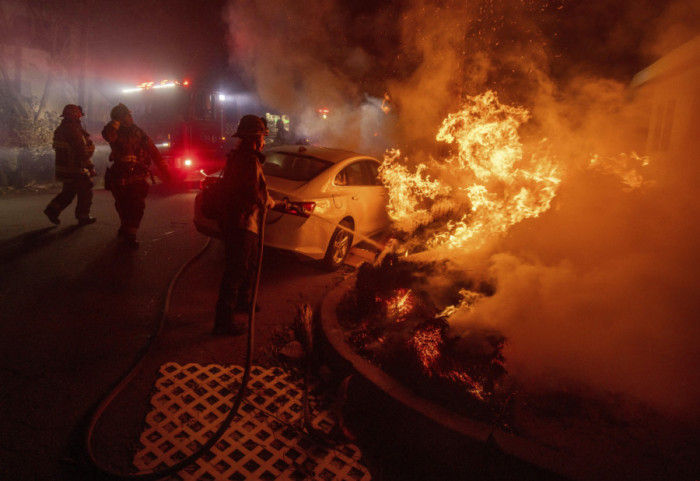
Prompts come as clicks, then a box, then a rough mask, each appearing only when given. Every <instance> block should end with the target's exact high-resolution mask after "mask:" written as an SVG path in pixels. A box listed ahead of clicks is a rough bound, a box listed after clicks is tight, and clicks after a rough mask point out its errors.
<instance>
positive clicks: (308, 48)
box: [227, 0, 700, 416]
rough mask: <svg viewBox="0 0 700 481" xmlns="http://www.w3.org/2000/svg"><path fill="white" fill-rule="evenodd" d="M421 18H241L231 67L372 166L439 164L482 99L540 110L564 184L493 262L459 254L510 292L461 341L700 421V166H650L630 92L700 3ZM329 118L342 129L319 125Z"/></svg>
mask: <svg viewBox="0 0 700 481" xmlns="http://www.w3.org/2000/svg"><path fill="white" fill-rule="evenodd" d="M407 5H408V6H404V7H402V8H398V7H394V8H391V9H389V8H387V9H385V10H383V9H381V8H376V7H375V10H374V11H373V12H371V15H370V14H367V15H364V16H360V17H353V14H355V15H357V12H350V11H348V10H347V7H344V6H342V3H341V2H338V3H337V4H331V3H328V2H326V3H323V4H322V5H319V4H317V3H315V2H309V1H302V2H294V3H292V2H289V4H285V3H282V2H272V3H270V2H265V3H263V2H232V3H231V4H230V8H229V9H228V13H227V18H228V23H229V26H230V34H231V60H232V62H233V63H235V64H236V65H240V66H242V68H243V69H244V70H245V71H246V72H247V74H248V75H249V76H250V78H251V79H252V80H253V81H254V84H255V87H256V88H257V90H258V92H259V94H260V95H261V97H262V98H263V100H264V101H265V102H266V103H268V104H270V105H276V106H278V107H279V108H280V109H289V110H291V111H293V112H294V113H295V115H297V116H298V117H299V118H300V119H301V124H302V126H303V127H304V128H305V129H307V131H309V132H313V133H314V134H318V135H319V136H321V137H323V142H324V143H326V144H334V143H335V144H336V145H339V146H341V147H349V148H354V149H359V150H363V149H365V150H366V149H367V148H370V147H371V148H376V147H378V146H380V145H381V143H379V142H376V138H377V137H376V136H375V134H376V133H377V132H380V134H378V135H379V137H380V138H381V140H382V142H383V143H385V144H388V145H386V146H387V147H400V148H402V149H406V150H408V151H410V152H412V157H411V160H412V162H415V163H419V162H426V161H427V160H428V159H427V157H425V156H426V155H427V154H424V153H423V152H432V153H435V152H439V149H436V148H435V147H434V146H435V145H436V142H435V141H434V137H435V134H436V133H437V131H438V129H439V127H440V124H441V122H442V120H443V119H444V118H445V117H446V115H447V114H449V113H451V112H454V111H457V110H459V107H460V104H461V100H462V99H463V98H465V96H467V95H476V94H479V93H482V92H484V91H485V90H487V89H492V90H495V91H497V92H498V94H499V98H500V99H501V100H502V101H504V102H506V103H510V104H513V105H523V106H524V107H525V108H527V109H528V110H529V111H530V113H531V120H530V121H529V122H528V123H527V124H525V125H523V126H522V128H521V135H522V138H523V142H524V143H525V144H526V147H527V145H528V144H534V143H537V142H538V141H540V140H541V139H543V138H547V139H548V143H549V145H550V148H551V151H552V153H553V154H554V155H555V156H556V158H557V159H558V162H559V165H560V172H561V174H562V182H561V185H560V188H559V191H558V194H557V197H556V198H555V199H554V202H553V205H552V208H551V209H550V210H549V211H547V212H545V213H544V214H542V215H541V216H540V217H538V218H534V219H527V220H525V221H523V222H521V223H520V224H517V225H515V226H514V227H513V228H512V229H511V230H510V231H509V232H508V234H507V235H506V236H505V238H502V239H500V240H499V241H497V242H496V243H495V244H491V245H490V246H489V248H485V249H482V250H481V251H479V252H449V253H447V254H446V255H448V256H449V258H450V259H452V260H453V261H454V262H457V263H458V264H460V263H461V264H460V265H462V266H463V268H464V269H468V270H469V272H472V273H474V275H481V276H483V277H485V278H487V279H488V280H489V281H490V282H493V283H494V284H495V286H496V293H495V295H494V296H492V297H488V298H484V299H483V300H481V301H480V302H479V303H478V304H476V306H474V309H472V310H471V311H470V312H468V313H467V312H464V313H458V314H456V315H455V316H454V317H453V318H452V320H451V321H452V323H453V325H454V326H455V329H456V330H458V329H459V328H460V326H464V325H468V324H470V323H474V322H478V323H485V324H489V325H493V326H495V327H497V328H499V329H501V330H502V332H503V333H504V334H505V335H506V336H507V337H508V338H509V343H508V346H507V348H506V351H505V355H506V361H507V367H508V369H509V371H510V372H511V373H513V374H514V375H515V376H517V377H519V378H522V379H525V380H527V381H528V382H529V383H530V385H531V386H538V385H543V386H544V385H551V383H553V382H554V383H560V382H563V383H571V384H585V385H588V386H593V387H594V388H596V389H599V390H601V391H613V392H621V393H623V394H626V395H629V396H632V397H634V398H636V399H640V400H642V401H644V402H647V403H650V404H652V405H654V406H656V407H658V408H661V409H665V410H668V411H672V412H676V413H686V414H687V413H691V414H693V415H694V416H697V415H698V408H697V399H700V381H699V378H698V366H699V365H700V362H699V361H700V356H699V355H698V352H700V351H699V350H698V349H697V347H696V346H695V343H696V342H697V339H700V328H699V327H698V323H697V320H698V319H700V301H698V299H697V295H696V293H697V291H698V281H697V278H696V273H697V272H698V270H699V269H700V254H698V250H697V245H698V243H699V241H700V235H699V234H700V232H698V231H699V230H700V228H699V227H698V223H697V219H698V218H699V217H698V214H700V212H698V210H699V209H700V208H699V207H698V205H700V204H699V203H698V196H697V194H696V193H695V189H693V186H692V185H691V184H692V182H690V181H689V179H697V175H698V173H699V172H698V168H697V167H693V166H697V165H700V164H699V163H698V159H697V157H698V154H697V152H698V150H697V149H692V150H691V151H689V152H686V153H685V154H686V155H687V160H685V161H684V160H681V161H677V162H680V163H681V164H682V165H683V166H684V169H685V170H680V169H677V167H678V165H677V164H673V163H671V161H670V160H668V159H662V158H654V156H650V157H649V158H648V159H646V158H644V157H639V156H637V155H636V154H639V155H640V156H643V155H644V154H645V142H646V137H647V133H648V126H649V120H650V114H649V104H648V99H645V98H643V97H642V96H637V97H635V96H634V95H633V94H631V93H630V89H629V83H630V81H631V77H632V75H633V74H634V73H635V72H637V71H639V70H641V69H642V68H643V67H645V66H646V65H648V64H649V63H651V62H652V61H653V60H655V59H656V58H658V57H659V56H660V55H661V54H663V53H666V52H668V51H669V50H670V49H671V48H675V47H678V46H679V45H680V44H682V43H683V42H685V41H687V40H689V39H690V38H692V37H693V35H697V33H698V31H700V29H698V25H699V24H698V21H697V20H698V13H699V12H698V10H699V9H698V8H697V2H689V1H684V2H674V3H672V4H664V3H659V2H652V1H642V2H633V1H620V2H612V1H610V2H594V3H591V4H588V3H586V4H585V5H584V3H583V2H572V1H564V0H562V1H560V2H544V1H543V2H520V1H502V2H495V1H487V0H483V1H481V2H468V5H465V2H449V1H432V2H429V1H427V0H417V1H414V2H411V3H410V4H407ZM370 45H373V47H370ZM368 79H370V80H368ZM383 91H386V92H387V93H388V95H389V97H390V98H391V104H392V107H393V109H394V110H393V111H392V113H391V114H390V115H389V116H387V117H383V116H382V115H380V113H381V112H380V109H377V108H376V106H377V105H378V104H379V103H380V102H381V100H377V99H381V98H382V96H383ZM368 99H370V101H368ZM699 101H700V99H698V98H697V97H696V98H695V102H696V103H697V102H699ZM373 102H374V105H373ZM322 104H325V105H327V106H330V108H336V111H337V112H339V113H341V114H342V115H338V116H336V117H335V118H334V119H333V121H332V122H326V123H319V119H318V117H317V116H315V115H314V111H315V109H316V108H317V107H320V106H322ZM696 107H697V108H695V112H698V111H700V105H697V106H696ZM689 145H691V146H692V144H689ZM695 146H697V141H695ZM680 157H681V158H684V155H680ZM676 158H678V155H677V156H676ZM688 166H691V167H688ZM432 254H433V255H435V256H439V255H444V253H441V252H434V253H432Z"/></svg>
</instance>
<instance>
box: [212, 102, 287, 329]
mask: <svg viewBox="0 0 700 481" xmlns="http://www.w3.org/2000/svg"><path fill="white" fill-rule="evenodd" d="M267 134H268V130H267V125H266V124H265V122H264V121H263V119H261V118H260V117H258V116H256V115H245V116H244V117H243V118H241V120H240V122H239V123H238V128H237V130H236V133H235V134H233V136H234V137H238V138H240V144H239V145H238V147H237V148H235V149H234V150H232V151H231V152H230V153H229V154H228V159H227V161H226V166H225V167H224V174H223V179H222V180H221V182H223V185H224V188H225V191H226V192H227V194H228V195H227V201H226V204H225V206H224V209H223V210H224V213H223V215H222V217H221V218H220V219H219V227H220V229H221V232H222V234H223V240H224V249H225V258H226V260H225V266H224V273H223V276H222V278H221V284H220V286H219V298H218V300H217V302H216V315H215V319H214V330H213V333H214V334H216V335H237V334H242V333H244V332H245V331H246V327H245V325H244V324H243V323H240V322H236V321H235V320H234V312H236V311H239V312H245V311H247V310H249V309H251V307H252V306H251V300H250V289H251V286H252V282H253V280H254V279H253V278H254V274H255V272H256V270H257V260H258V242H259V236H260V222H261V214H262V210H263V209H266V208H272V207H274V206H275V201H274V200H273V199H272V197H270V194H269V193H268V191H267V184H266V182H265V176H264V174H263V171H262V164H263V162H264V161H265V156H264V155H263V153H262V149H263V147H264V146H265V136H266V135H267ZM256 307H257V306H256Z"/></svg>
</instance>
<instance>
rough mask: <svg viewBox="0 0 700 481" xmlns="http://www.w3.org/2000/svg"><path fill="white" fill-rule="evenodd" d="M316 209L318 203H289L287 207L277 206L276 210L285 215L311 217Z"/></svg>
mask: <svg viewBox="0 0 700 481" xmlns="http://www.w3.org/2000/svg"><path fill="white" fill-rule="evenodd" d="M315 208H316V202H287V205H286V206H285V205H277V206H275V208H274V210H276V211H279V212H284V213H285V214H291V215H298V216H299V217H309V216H310V215H311V214H313V212H314V209H315Z"/></svg>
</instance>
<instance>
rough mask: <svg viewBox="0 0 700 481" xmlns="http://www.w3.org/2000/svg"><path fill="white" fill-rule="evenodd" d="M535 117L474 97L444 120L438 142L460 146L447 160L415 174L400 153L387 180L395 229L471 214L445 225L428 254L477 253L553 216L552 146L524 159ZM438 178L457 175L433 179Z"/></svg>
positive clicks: (488, 96) (388, 158) (392, 154)
mask: <svg viewBox="0 0 700 481" xmlns="http://www.w3.org/2000/svg"><path fill="white" fill-rule="evenodd" d="M528 118H529V113H528V112H527V110H525V109H523V108H520V107H511V106H507V105H503V104H501V103H500V102H499V101H498V99H497V97H496V94H495V93H494V92H491V91H489V92H486V93H484V94H481V95H477V96H475V97H470V98H468V99H467V101H466V102H465V105H464V106H463V108H462V110H461V111H459V112H457V113H453V114H450V115H449V116H448V117H447V118H446V119H445V120H444V121H443V124H442V126H441V127H440V130H439V131H438V134H437V136H436V140H438V141H441V142H446V143H448V144H451V145H452V146H453V147H454V149H453V150H452V152H451V154H450V155H449V156H447V157H446V158H444V159H439V160H436V159H432V158H431V159H430V161H429V162H427V163H419V164H418V165H417V166H416V168H415V172H414V173H410V172H409V170H408V168H407V167H405V166H404V164H405V159H401V153H400V152H399V151H398V150H392V151H389V152H387V153H386V154H385V156H384V162H383V164H382V167H381V169H380V176H381V179H382V181H383V182H384V183H385V185H386V186H387V187H388V190H389V205H388V211H389V215H391V217H392V218H393V219H394V221H395V227H396V228H398V229H399V230H403V231H405V232H412V231H413V230H415V229H416V228H418V227H419V226H421V225H426V224H428V223H430V222H432V221H433V220H434V219H436V218H439V217H440V213H443V212H449V211H451V210H457V211H461V212H465V211H466V213H465V214H461V216H460V217H459V218H458V219H450V220H448V221H446V222H444V225H442V227H441V228H440V229H439V230H438V231H437V232H436V233H435V234H434V235H433V236H432V237H431V238H430V239H428V240H427V241H426V243H427V247H429V248H447V249H458V248H466V249H477V248H479V247H481V246H483V245H484V244H485V243H486V242H487V241H489V240H490V239H493V238H496V237H498V236H502V235H503V234H505V232H507V230H508V229H509V228H510V227H511V226H512V225H514V224H516V223H518V222H521V221H522V220H524V219H527V218H531V217H537V216H539V215H540V214H541V213H542V212H544V211H546V210H547V209H549V207H550V204H551V201H552V199H553V198H554V196H555V195H556V191H557V187H558V185H559V183H560V178H559V177H558V173H557V169H556V166H555V163H554V159H553V158H552V157H551V156H550V155H548V153H547V151H546V139H545V140H542V141H541V142H540V144H539V145H538V146H537V148H536V149H535V151H534V152H533V153H532V154H530V155H528V156H526V155H524V152H523V151H524V149H523V145H522V143H521V141H520V138H519V135H518V128H519V127H520V125H522V124H523V123H524V122H526V121H527V120H528ZM433 171H438V172H440V171H445V172H449V175H443V176H440V178H431V172H433Z"/></svg>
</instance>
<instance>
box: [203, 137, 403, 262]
mask: <svg viewBox="0 0 700 481" xmlns="http://www.w3.org/2000/svg"><path fill="white" fill-rule="evenodd" d="M265 156H266V160H265V163H264V164H263V171H264V173H265V179H266V180H267V187H268V190H269V192H270V194H271V196H272V197H273V198H274V199H276V200H282V199H287V200H288V201H289V202H288V204H287V207H286V208H284V207H276V208H275V209H273V210H270V211H269V212H268V214H267V221H266V225H265V234H264V235H265V245H266V246H269V247H273V248H277V249H283V250H287V251H291V252H294V253H295V254H298V255H300V256H303V257H307V258H311V259H317V260H321V261H322V262H323V264H324V265H325V266H326V267H327V268H328V269H337V268H338V267H340V266H341V265H342V263H343V261H344V260H345V257H346V256H347V254H348V252H349V250H350V247H351V246H353V245H355V244H357V243H358V242H360V241H362V240H366V239H368V238H370V237H371V236H373V235H375V234H377V233H379V232H381V231H383V230H385V229H387V227H389V224H390V219H389V215H388V214H387V211H386V205H387V192H386V189H385V187H384V186H383V185H382V184H381V182H380V181H379V179H378V177H377V170H378V168H379V165H380V163H379V161H378V160H377V159H375V158H372V157H368V156H366V155H361V154H358V153H355V152H351V151H347V150H340V149H332V148H327V147H317V146H281V147H275V148H272V149H269V150H267V151H265ZM219 175H220V172H216V173H214V174H210V175H208V176H207V177H206V178H205V179H204V180H203V181H202V186H205V185H206V184H207V183H209V182H218V181H219ZM194 223H195V226H196V228H197V230H198V231H199V232H201V233H203V234H205V235H209V236H214V237H219V236H220V232H219V229H218V226H217V223H216V221H214V220H212V219H208V218H206V217H205V216H204V215H203V214H202V211H201V193H200V194H197V196H196V197H195V214H194Z"/></svg>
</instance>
